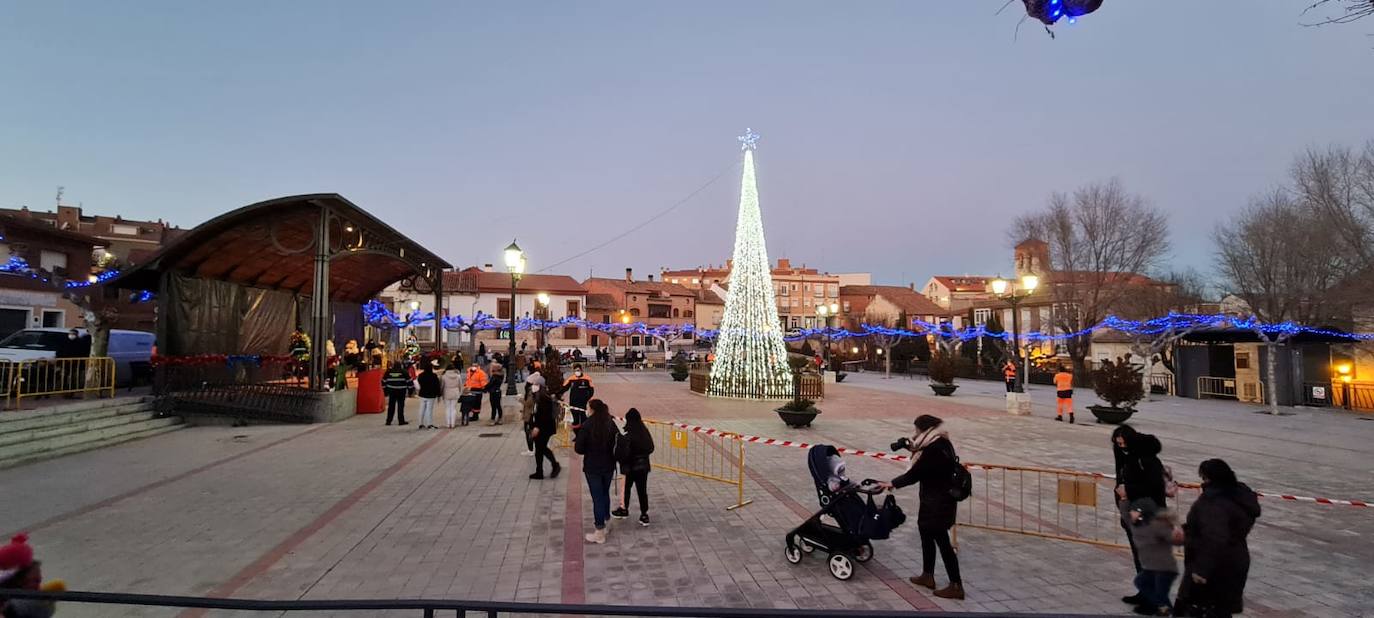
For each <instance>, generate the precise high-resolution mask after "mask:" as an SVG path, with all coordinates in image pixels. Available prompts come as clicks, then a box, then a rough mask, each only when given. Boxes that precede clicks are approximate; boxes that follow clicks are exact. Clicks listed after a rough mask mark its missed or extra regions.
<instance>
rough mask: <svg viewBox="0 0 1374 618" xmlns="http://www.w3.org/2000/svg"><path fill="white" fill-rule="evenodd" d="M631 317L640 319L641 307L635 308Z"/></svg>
mask: <svg viewBox="0 0 1374 618" xmlns="http://www.w3.org/2000/svg"><path fill="white" fill-rule="evenodd" d="M630 317H635V318H637V317H639V307H635V308H633V309H631V310H630Z"/></svg>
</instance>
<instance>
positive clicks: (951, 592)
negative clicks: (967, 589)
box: [935, 583, 964, 601]
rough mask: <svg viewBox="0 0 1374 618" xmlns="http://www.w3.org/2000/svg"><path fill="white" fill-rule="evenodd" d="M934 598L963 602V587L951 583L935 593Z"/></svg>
mask: <svg viewBox="0 0 1374 618" xmlns="http://www.w3.org/2000/svg"><path fill="white" fill-rule="evenodd" d="M935 596H937V597H940V598H942V599H954V600H956V601H962V600H964V585H963V584H954V583H951V584H950V585H948V586H945V587H944V588H941V589H939V590H936V591H935Z"/></svg>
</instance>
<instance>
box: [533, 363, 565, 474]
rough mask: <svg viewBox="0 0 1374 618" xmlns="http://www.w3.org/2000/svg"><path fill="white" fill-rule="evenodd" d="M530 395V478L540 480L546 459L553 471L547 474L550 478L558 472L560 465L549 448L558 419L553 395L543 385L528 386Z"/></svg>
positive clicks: (556, 430) (555, 431)
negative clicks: (531, 449)
mask: <svg viewBox="0 0 1374 618" xmlns="http://www.w3.org/2000/svg"><path fill="white" fill-rule="evenodd" d="M530 396H531V397H533V398H534V416H533V418H531V419H530V439H531V440H532V441H533V442H534V474H531V475H530V478H531V479H534V480H540V479H542V478H544V460H545V459H548V460H549V463H550V464H552V465H553V471H552V472H551V473H550V474H549V476H550V477H551V478H558V472H559V471H560V470H562V469H563V468H562V466H559V465H558V461H557V460H555V459H554V458H553V451H552V450H550V449H549V440H550V439H552V438H553V434H555V433H557V432H558V419H557V417H556V416H555V415H554V411H553V406H554V403H553V397H550V396H549V392H548V391H546V390H544V387H543V386H540V385H538V384H535V385H534V386H531V387H530Z"/></svg>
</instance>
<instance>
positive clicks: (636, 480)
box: [611, 408, 654, 526]
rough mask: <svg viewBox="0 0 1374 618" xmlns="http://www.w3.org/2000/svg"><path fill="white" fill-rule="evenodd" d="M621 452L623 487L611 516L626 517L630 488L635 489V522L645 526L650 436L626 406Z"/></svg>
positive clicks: (637, 411)
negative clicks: (636, 500) (637, 501)
mask: <svg viewBox="0 0 1374 618" xmlns="http://www.w3.org/2000/svg"><path fill="white" fill-rule="evenodd" d="M624 440H625V444H626V447H625V452H624V458H623V459H621V460H620V473H621V474H623V475H624V476H625V490H624V491H622V492H620V498H621V503H620V506H619V507H618V508H616V510H614V511H611V516H612V517H615V518H616V519H625V518H626V517H629V516H630V489H631V488H638V490H639V525H641V526H648V525H649V468H650V464H649V455H651V454H653V452H654V437H653V436H652V435H650V434H649V427H648V426H647V425H645V424H644V419H643V417H641V416H640V415H639V410H637V409H635V408H630V410H629V411H628V412H626V413H625V436H624Z"/></svg>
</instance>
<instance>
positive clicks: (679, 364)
mask: <svg viewBox="0 0 1374 618" xmlns="http://www.w3.org/2000/svg"><path fill="white" fill-rule="evenodd" d="M688 369H689V368H688V366H687V357H686V356H683V355H681V354H679V355H678V357H677V358H675V359H673V368H672V371H671V372H670V375H672V376H673V381H674V382H683V381H686V380H687V376H688V375H689V374H690V371H689V370H688Z"/></svg>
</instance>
